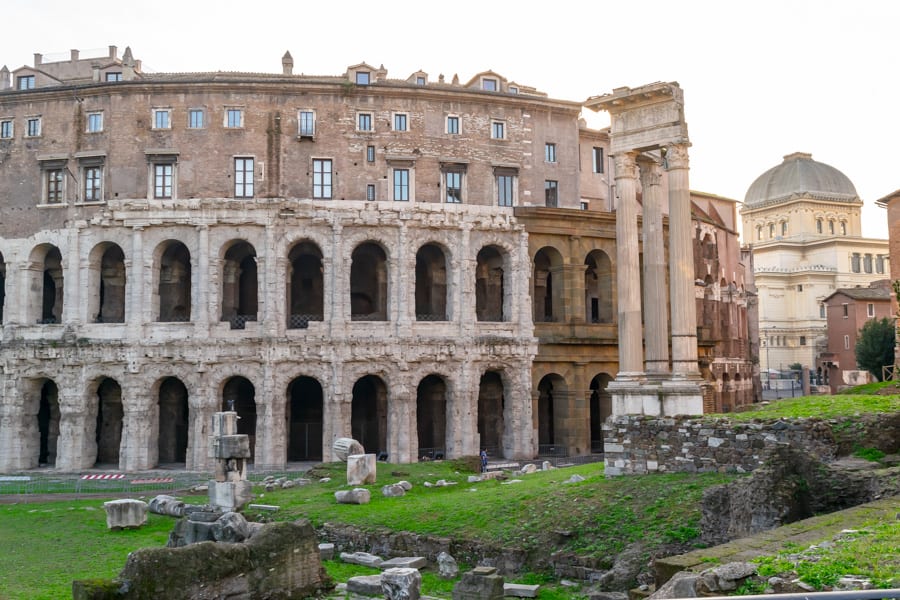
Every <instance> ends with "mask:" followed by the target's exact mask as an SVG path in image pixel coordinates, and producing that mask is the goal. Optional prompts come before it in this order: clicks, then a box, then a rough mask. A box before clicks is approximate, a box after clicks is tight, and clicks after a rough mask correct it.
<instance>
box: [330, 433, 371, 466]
mask: <svg viewBox="0 0 900 600" xmlns="http://www.w3.org/2000/svg"><path fill="white" fill-rule="evenodd" d="M331 449H332V451H333V452H334V456H335V458H337V459H338V460H339V461H341V462H347V457H348V456H350V455H352V454H365V453H366V449H365V448H363V445H362V444H360V443H359V442H357V441H356V440H354V439H353V438H337V439H336V440H334V443H333V444H332V445H331Z"/></svg>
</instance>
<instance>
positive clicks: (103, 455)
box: [94, 377, 125, 468]
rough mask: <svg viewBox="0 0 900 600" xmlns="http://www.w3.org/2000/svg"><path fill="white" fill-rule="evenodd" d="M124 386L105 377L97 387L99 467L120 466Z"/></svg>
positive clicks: (95, 432)
mask: <svg viewBox="0 0 900 600" xmlns="http://www.w3.org/2000/svg"><path fill="white" fill-rule="evenodd" d="M124 416H125V413H124V410H123V408H122V386H120V385H119V382H118V381H116V380H115V379H112V378H111V377H104V378H103V379H101V380H100V382H99V385H97V419H96V428H95V429H94V441H95V443H96V444H97V457H96V464H97V465H101V464H102V465H115V466H116V468H118V466H119V450H120V448H121V446H122V425H123V419H124Z"/></svg>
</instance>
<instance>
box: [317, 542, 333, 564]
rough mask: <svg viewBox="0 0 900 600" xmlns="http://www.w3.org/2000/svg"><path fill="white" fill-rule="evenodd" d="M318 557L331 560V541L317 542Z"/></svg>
mask: <svg viewBox="0 0 900 600" xmlns="http://www.w3.org/2000/svg"><path fill="white" fill-rule="evenodd" d="M319 558H321V559H322V560H331V559H333V558H334V544H332V543H331V542H323V543H321V544H319Z"/></svg>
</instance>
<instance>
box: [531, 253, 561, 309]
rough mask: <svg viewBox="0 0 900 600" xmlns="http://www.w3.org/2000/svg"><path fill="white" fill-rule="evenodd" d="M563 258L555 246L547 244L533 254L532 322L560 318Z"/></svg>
mask: <svg viewBox="0 0 900 600" xmlns="http://www.w3.org/2000/svg"><path fill="white" fill-rule="evenodd" d="M562 266H563V259H562V255H561V254H560V253H559V251H558V250H557V249H556V248H552V247H550V246H547V247H545V248H541V249H540V250H538V251H537V254H535V255H534V273H533V277H532V285H533V286H534V289H533V290H532V301H533V302H534V322H535V323H551V322H556V321H560V320H562V307H563V297H564V294H563V277H562Z"/></svg>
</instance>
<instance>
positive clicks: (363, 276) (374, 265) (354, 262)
mask: <svg viewBox="0 0 900 600" xmlns="http://www.w3.org/2000/svg"><path fill="white" fill-rule="evenodd" d="M350 319H351V320H353V321H387V320H388V261H387V253H386V252H385V250H384V248H382V247H381V246H380V245H379V244H377V243H375V242H373V241H368V242H363V243H361V244H359V245H358V246H356V247H355V248H354V249H353V254H352V255H351V265H350Z"/></svg>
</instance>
